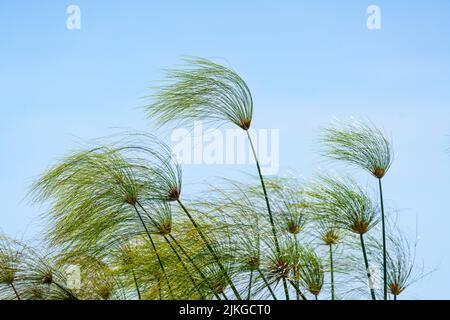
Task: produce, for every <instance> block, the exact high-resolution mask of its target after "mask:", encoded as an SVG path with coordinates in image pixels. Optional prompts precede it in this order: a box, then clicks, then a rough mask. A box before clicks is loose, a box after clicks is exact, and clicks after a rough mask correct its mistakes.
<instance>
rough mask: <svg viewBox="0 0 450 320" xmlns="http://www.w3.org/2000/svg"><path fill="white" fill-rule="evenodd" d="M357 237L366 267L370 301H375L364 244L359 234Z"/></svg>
mask: <svg viewBox="0 0 450 320" xmlns="http://www.w3.org/2000/svg"><path fill="white" fill-rule="evenodd" d="M359 237H360V239H361V249H362V252H363V256H364V265H365V267H366V272H367V278H368V280H369V288H370V295H371V296H372V300H376V297H375V290H374V289H373V284H372V275H371V274H370V270H369V260H368V259H367V252H366V246H365V244H364V236H363V234H362V233H361V234H359Z"/></svg>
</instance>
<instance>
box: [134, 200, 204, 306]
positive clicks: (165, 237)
mask: <svg viewBox="0 0 450 320" xmlns="http://www.w3.org/2000/svg"><path fill="white" fill-rule="evenodd" d="M136 203H137V204H138V206H139V207H140V208H141V209H142V210H143V211H144V212H145V214H146V215H147V217H148V218H149V219H150V220H151V221H152V223H156V221H155V220H154V219H153V218H152V216H151V215H150V214H149V213H148V212H147V210H145V208H144V207H143V206H142V205H141V203H140V202H139V201H137V202H136ZM163 238H164V240H165V241H166V243H167V244H168V245H169V246H170V248H171V249H172V251H173V253H174V254H175V256H176V257H177V259H178V261H179V262H180V263H181V265H182V267H183V269H184V271H186V273H187V274H188V276H189V279H190V280H191V282H192V284H193V285H194V287H195V288H196V289H197V292H198V293H199V295H200V297H201V298H202V300H205V297H204V295H203V293H202V292H201V291H200V289H199V288H198V286H197V283H196V281H195V279H194V278H193V277H192V275H191V273H190V271H189V269H188V268H187V267H186V265H185V264H184V262H183V259H181V257H180V255H179V254H178V252H177V250H176V249H175V248H174V247H173V245H172V243H171V242H170V241H169V239H167V236H166V235H164V236H163Z"/></svg>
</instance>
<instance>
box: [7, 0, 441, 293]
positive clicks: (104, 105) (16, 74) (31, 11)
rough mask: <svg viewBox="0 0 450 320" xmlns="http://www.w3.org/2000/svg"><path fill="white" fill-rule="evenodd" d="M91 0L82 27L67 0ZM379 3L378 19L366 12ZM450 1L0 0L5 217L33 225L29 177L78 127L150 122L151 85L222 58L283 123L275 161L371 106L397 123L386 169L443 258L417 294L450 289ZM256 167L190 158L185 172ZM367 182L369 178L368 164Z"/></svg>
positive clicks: (82, 134) (403, 206)
mask: <svg viewBox="0 0 450 320" xmlns="http://www.w3.org/2000/svg"><path fill="white" fill-rule="evenodd" d="M70 4H77V5H79V6H80V8H81V30H73V31H69V30H68V29H67V28H66V18H67V14H66V8H67V6H68V5H70ZM370 4H376V5H379V6H380V8H381V13H382V29H381V30H378V31H370V30H368V29H367V28H366V18H367V14H366V8H367V6H368V5H370ZM449 39H450V2H449V1H445V0H441V1H439V0H434V1H425V0H420V1H419V0H415V1H402V0H397V1H373V2H369V1H356V0H354V1H335V0H333V1H332V0H329V1H325V0H322V1H299V0H295V1H294V0H292V1H230V0H228V1H221V2H220V3H219V1H195V0H193V1H181V0H180V1H118V0H117V1H100V0H97V1H81V0H79V1H70V2H69V1H39V2H38V1H23V0H17V1H1V2H0V108H1V112H0V202H1V204H2V205H1V209H0V229H1V230H3V231H4V232H6V233H8V234H10V235H15V236H19V237H22V236H24V234H25V237H27V238H30V237H33V236H35V235H36V234H37V233H38V231H39V230H40V225H39V215H40V214H42V213H43V209H42V208H38V207H34V206H31V205H30V204H29V201H28V200H27V199H26V193H27V191H28V189H29V185H30V183H31V182H32V181H33V179H34V178H35V177H36V176H38V175H39V174H40V173H41V172H42V171H43V170H44V169H46V168H47V167H48V166H49V165H50V164H51V163H52V162H53V161H54V160H55V159H57V158H58V157H61V156H63V155H64V154H65V153H66V152H67V151H68V150H70V149H73V148H74V147H76V146H77V145H78V144H79V142H80V140H83V139H91V138H96V137H100V136H104V135H108V134H110V133H111V128H112V127H127V128H136V129H141V130H152V127H151V125H150V123H149V121H147V120H145V119H144V116H143V113H142V112H141V110H140V109H139V108H138V107H139V106H140V105H141V104H142V100H140V97H142V96H143V95H145V94H147V93H148V91H147V90H146V87H148V86H150V85H151V84H152V81H156V80H158V79H160V78H161V73H160V69H161V68H165V67H170V66H173V65H174V64H176V63H177V62H178V61H179V58H180V57H181V56H184V55H197V56H202V57H206V58H212V59H217V61H219V62H225V63H227V64H228V65H230V66H232V67H233V68H234V69H235V70H237V71H238V72H239V73H240V74H241V75H242V76H243V77H244V78H245V79H246V80H247V82H248V84H249V86H250V87H251V89H252V93H253V96H254V100H255V118H254V125H255V127H260V128H279V129H280V139H281V156H280V162H281V166H282V169H283V170H288V169H294V170H295V171H296V172H298V174H299V175H301V176H302V177H309V176H310V175H311V174H313V173H314V172H317V170H318V167H319V166H321V167H324V164H323V163H319V162H318V161H319V160H320V159H319V157H318V156H317V149H318V147H317V138H318V134H319V129H320V127H323V126H324V125H326V124H327V123H328V122H329V121H330V120H332V119H334V118H340V119H346V118H348V117H349V116H354V117H366V118H369V119H371V120H372V121H373V122H375V123H377V124H378V125H380V126H382V127H383V128H385V129H386V130H387V131H388V132H390V133H391V134H392V137H393V139H394V144H395V151H396V154H397V157H396V161H395V164H394V166H393V167H392V170H391V171H390V174H389V175H388V176H387V177H386V179H385V192H386V197H387V203H388V205H389V206H390V207H392V208H395V209H398V210H399V219H400V221H401V225H402V226H403V227H404V228H405V230H407V231H409V232H411V233H414V232H415V228H416V223H417V225H418V230H419V235H420V243H419V251H418V257H419V259H420V260H423V261H424V262H425V265H426V266H427V268H428V269H433V268H436V271H435V272H434V273H433V274H432V275H430V276H428V277H427V278H426V279H424V280H423V281H421V282H420V283H418V284H417V285H415V286H413V287H412V288H411V289H410V291H409V293H408V297H410V298H450V289H449V288H448V285H446V284H449V283H450V250H448V243H450V212H449V207H448V203H449V201H448V200H449V195H450V156H449V154H448V152H447V150H448V148H449V146H450V138H449V134H450V121H449V120H450V105H449V102H450V90H449V89H450V42H449ZM242 169H246V170H252V168H251V167H248V168H240V167H202V166H189V167H185V168H184V171H185V173H186V175H185V179H184V180H185V181H186V182H187V183H188V184H190V183H197V182H200V181H202V180H203V179H206V178H207V177H208V176H211V175H214V176H217V175H221V176H223V175H226V176H235V177H237V176H239V170H242ZM363 177H364V178H363V179H365V181H364V183H368V184H370V183H371V182H373V181H372V180H371V179H370V178H368V177H367V176H363Z"/></svg>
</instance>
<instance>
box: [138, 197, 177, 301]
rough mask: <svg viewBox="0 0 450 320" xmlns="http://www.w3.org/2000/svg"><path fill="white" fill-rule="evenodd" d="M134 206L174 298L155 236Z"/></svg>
mask: <svg viewBox="0 0 450 320" xmlns="http://www.w3.org/2000/svg"><path fill="white" fill-rule="evenodd" d="M133 207H134V210H136V213H137V215H138V217H139V220H140V221H141V223H142V226H143V227H144V229H145V232H146V233H147V236H148V239H149V240H150V243H151V245H152V247H153V250H154V251H155V255H156V258H157V259H158V263H159V266H160V267H161V271H162V273H163V274H164V278H166V281H167V287H168V288H169V292H170V296H171V298H172V299H174V296H173V292H172V287H171V286H170V282H169V277H168V276H167V273H166V270H165V268H164V264H163V262H162V260H161V257H160V256H159V253H158V250H157V249H156V245H155V243H154V242H153V238H152V236H151V235H150V232H149V231H148V228H147V226H146V225H145V222H144V220H143V219H142V216H141V214H140V213H139V210H138V209H137V208H136V205H133Z"/></svg>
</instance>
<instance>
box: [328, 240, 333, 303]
mask: <svg viewBox="0 0 450 320" xmlns="http://www.w3.org/2000/svg"><path fill="white" fill-rule="evenodd" d="M329 246H330V269H331V270H330V271H331V272H330V275H331V300H334V262H333V245H332V244H330V245H329Z"/></svg>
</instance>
